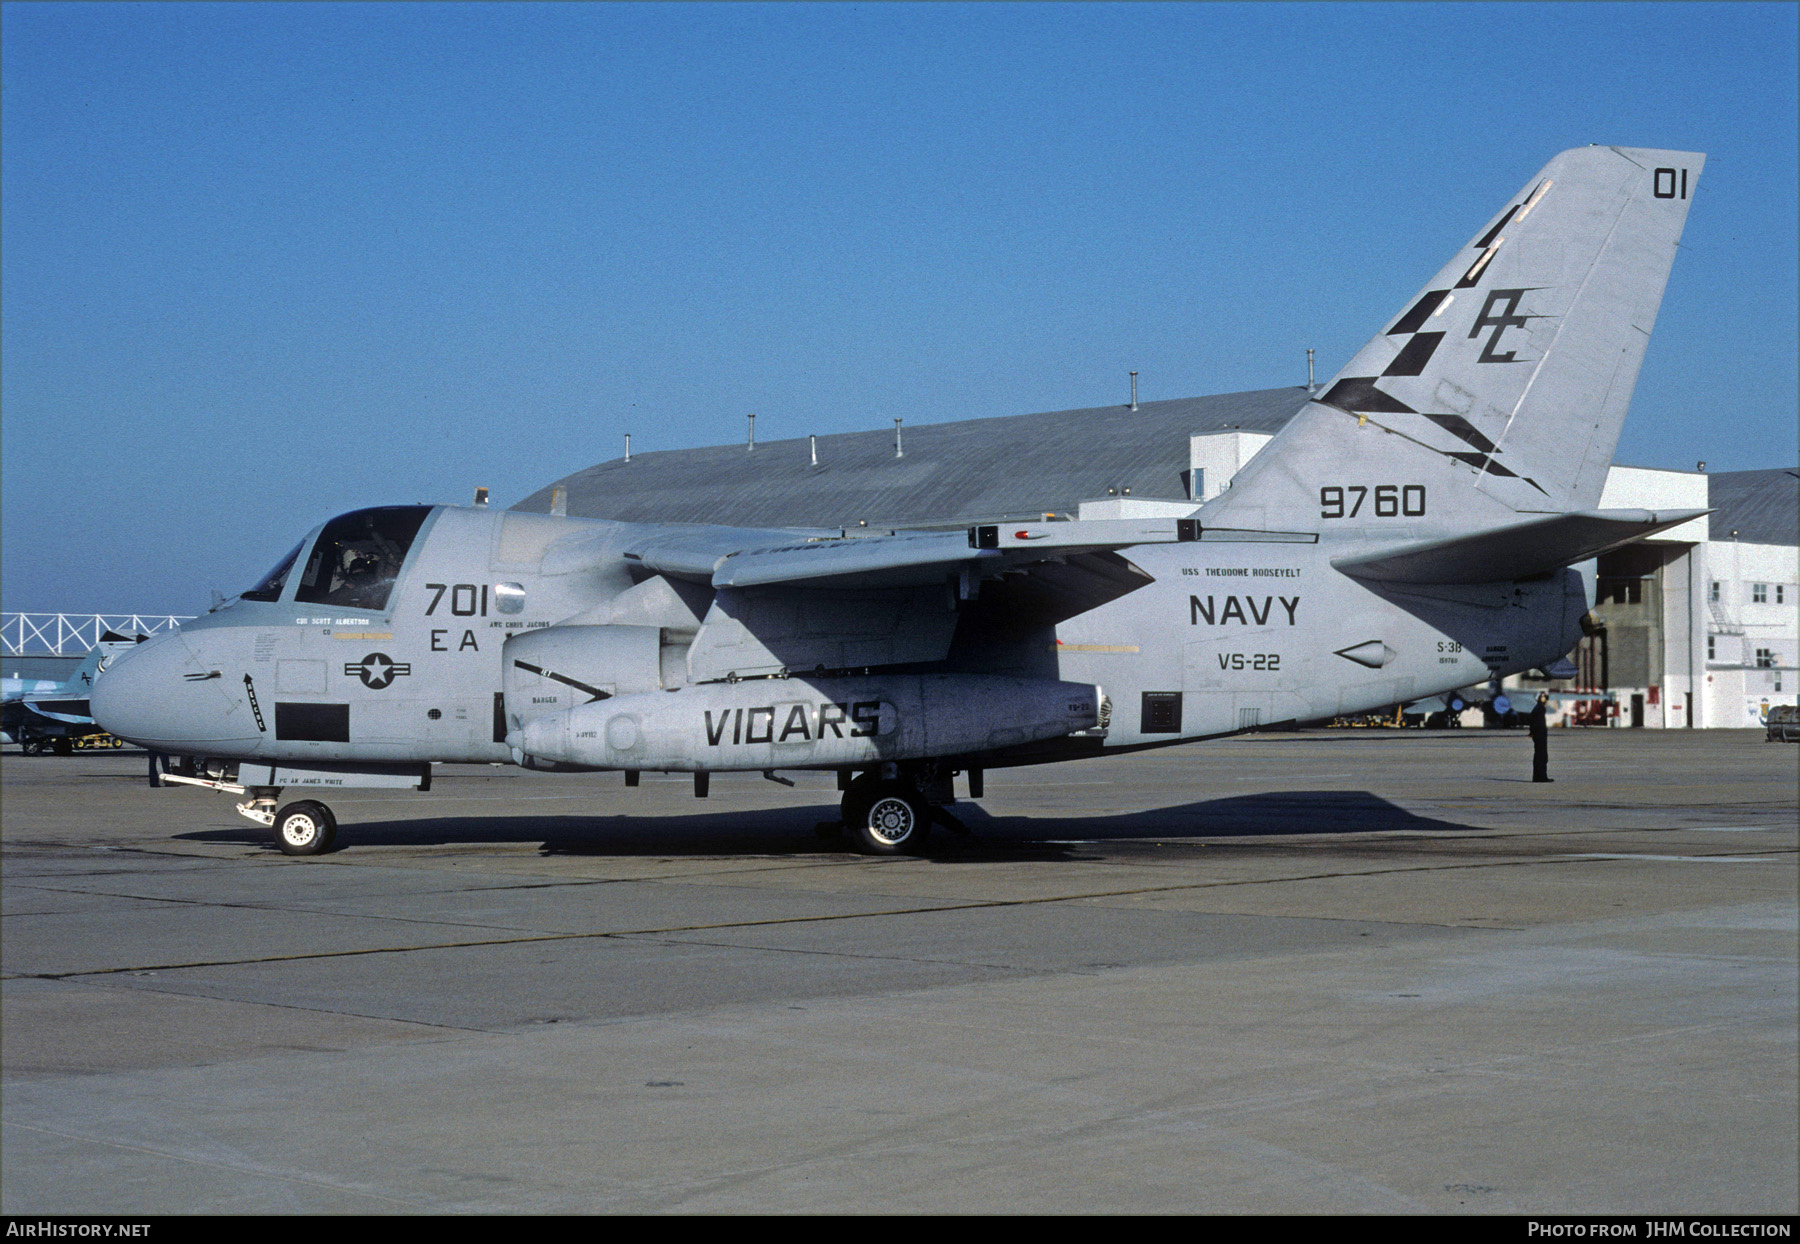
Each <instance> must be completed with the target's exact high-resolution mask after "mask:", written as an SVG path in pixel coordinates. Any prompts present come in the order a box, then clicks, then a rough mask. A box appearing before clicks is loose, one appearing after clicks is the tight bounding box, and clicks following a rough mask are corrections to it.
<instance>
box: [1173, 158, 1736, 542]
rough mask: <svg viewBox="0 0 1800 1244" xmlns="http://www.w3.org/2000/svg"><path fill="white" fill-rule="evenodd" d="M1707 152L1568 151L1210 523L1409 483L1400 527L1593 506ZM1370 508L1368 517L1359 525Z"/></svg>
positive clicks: (1281, 517)
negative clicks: (1414, 501) (1326, 496)
mask: <svg viewBox="0 0 1800 1244" xmlns="http://www.w3.org/2000/svg"><path fill="white" fill-rule="evenodd" d="M1704 163H1705V157H1704V156H1702V155H1698V154H1694V153H1691V152H1682V151H1648V150H1640V149H1636V148H1629V147H1578V148H1576V149H1574V150H1571V151H1565V152H1563V153H1562V154H1561V155H1559V156H1557V157H1556V158H1555V159H1553V160H1551V161H1550V163H1549V164H1547V165H1545V166H1544V168H1543V170H1542V171H1541V172H1540V173H1538V175H1537V176H1536V177H1534V178H1532V179H1531V180H1530V181H1529V182H1527V183H1526V184H1525V186H1524V187H1523V188H1522V189H1521V190H1520V191H1519V193H1518V194H1517V195H1515V196H1514V197H1513V198H1512V199H1511V200H1510V202H1509V203H1508V205H1507V206H1506V208H1504V209H1503V210H1502V211H1501V213H1500V214H1499V215H1498V216H1496V217H1495V218H1494V219H1493V220H1491V221H1490V222H1489V223H1488V225H1487V227H1486V228H1484V229H1483V230H1482V231H1481V232H1480V233H1478V234H1477V235H1476V236H1475V238H1474V239H1473V240H1472V241H1471V242H1470V243H1469V244H1468V246H1466V247H1465V248H1464V249H1463V250H1462V251H1461V252H1460V253H1458V254H1457V256H1456V257H1455V258H1454V259H1452V260H1451V261H1450V263H1449V264H1448V265H1446V266H1445V267H1444V269H1443V271H1441V272H1439V273H1438V275H1437V276H1436V277H1435V278H1434V279H1433V280H1432V281H1431V283H1430V284H1429V285H1427V286H1426V287H1425V288H1424V289H1423V290H1421V291H1420V292H1419V294H1418V295H1417V296H1416V297H1415V298H1414V299H1413V300H1412V301H1411V302H1410V303H1408V304H1407V306H1406V308H1405V309H1404V310H1403V311H1402V312H1401V313H1400V314H1399V315H1398V317H1397V318H1396V319H1395V320H1394V321H1393V322H1392V324H1391V326H1390V327H1389V328H1387V329H1386V331H1384V332H1382V333H1380V334H1379V335H1377V336H1376V337H1375V338H1374V340H1372V341H1370V342H1369V343H1368V344H1367V345H1366V346H1364V347H1363V348H1362V350H1361V351H1359V352H1358V353H1357V355H1356V357H1355V358H1354V359H1352V360H1351V361H1350V365H1349V366H1347V367H1346V368H1344V370H1343V371H1342V372H1340V373H1339V374H1338V375H1337V376H1336V377H1335V378H1334V379H1333V380H1332V382H1331V383H1330V384H1329V385H1327V386H1326V387H1325V388H1324V389H1323V390H1322V391H1321V392H1320V394H1319V395H1318V396H1317V397H1316V398H1315V399H1314V400H1313V401H1312V402H1310V403H1308V404H1307V406H1306V407H1305V408H1304V409H1303V410H1302V411H1301V412H1300V414H1299V415H1297V416H1295V418H1294V419H1293V420H1292V422H1290V423H1289V424H1288V426H1287V427H1285V428H1284V429H1282V431H1281V433H1280V434H1279V435H1278V436H1277V437H1276V438H1275V439H1274V441H1272V442H1271V443H1270V444H1269V445H1267V446H1266V447H1265V448H1264V449H1263V451H1262V452H1261V453H1259V454H1258V455H1257V456H1256V458H1255V459H1254V460H1252V462H1251V463H1250V464H1249V465H1248V466H1247V467H1246V468H1245V469H1244V471H1243V472H1242V473H1241V474H1240V475H1239V476H1238V478H1237V479H1236V480H1234V481H1233V483H1232V487H1231V489H1230V490H1229V491H1228V492H1226V493H1225V494H1224V495H1223V496H1221V497H1219V498H1218V499H1217V500H1216V501H1215V502H1213V503H1212V506H1213V507H1217V509H1216V510H1214V509H1212V507H1209V510H1208V512H1207V521H1208V522H1211V523H1214V524H1217V525H1220V526H1282V525H1288V524H1291V523H1292V522H1293V521H1294V520H1296V519H1297V518H1299V517H1300V516H1305V517H1306V518H1308V519H1316V518H1318V517H1319V516H1321V514H1322V513H1323V515H1324V516H1325V517H1333V515H1331V514H1330V513H1329V507H1330V506H1331V505H1333V504H1336V499H1337V498H1339V497H1342V496H1344V495H1345V494H1344V493H1343V492H1339V493H1334V494H1329V496H1330V498H1331V499H1330V500H1329V501H1327V502H1326V508H1324V509H1322V508H1321V501H1322V493H1321V490H1322V489H1327V488H1338V489H1348V490H1349V495H1351V496H1355V495H1356V490H1357V489H1359V488H1361V489H1363V490H1365V491H1373V489H1375V488H1377V487H1380V486H1382V485H1397V486H1400V487H1406V486H1409V485H1410V486H1413V487H1415V488H1417V489H1418V492H1417V493H1409V494H1407V495H1408V497H1409V498H1423V497H1426V496H1427V495H1429V497H1430V502H1431V503H1430V505H1429V508H1428V509H1427V506H1426V503H1425V502H1424V501H1422V500H1420V501H1418V502H1417V512H1414V507H1413V505H1412V504H1410V503H1409V505H1408V507H1407V508H1408V513H1407V515H1406V517H1407V518H1408V519H1409V520H1410V525H1411V526H1413V527H1415V528H1420V529H1424V530H1434V529H1445V530H1451V529H1454V530H1467V529H1469V528H1471V527H1473V526H1486V525H1491V524H1493V523H1498V522H1504V521H1507V520H1508V519H1510V518H1512V517H1514V516H1516V515H1517V514H1518V513H1521V512H1543V511H1566V510H1579V509H1590V508H1592V507H1593V506H1595V505H1597V504H1598V502H1599V498H1600V489H1601V486H1602V485H1603V484H1604V483H1605V481H1606V472H1607V469H1608V468H1609V467H1610V466H1611V464H1612V455H1613V450H1614V448H1615V447H1616V446H1617V444H1618V439H1619V429H1620V427H1621V426H1622V424H1623V422H1624V418H1625V408H1626V405H1627V404H1628V403H1629V402H1630V400H1631V391H1632V388H1633V386H1634V385H1635V384H1636V382H1637V373H1638V367H1639V366H1640V364H1641V363H1642V362H1643V358H1644V347H1645V344H1646V343H1647V342H1648V341H1649V337H1650V330H1651V328H1652V327H1653V326H1654V325H1655V323H1656V312H1657V308H1658V306H1659V305H1660V304H1661V302H1662V295H1663V286H1664V285H1665V284H1666V283H1667V281H1668V277H1669V268H1670V266H1671V264H1672V263H1673V262H1674V258H1675V246H1676V242H1677V240H1678V239H1679V238H1680V236H1681V230H1682V226H1683V224H1684V223H1685V222H1686V220H1687V210H1688V204H1689V203H1690V202H1691V201H1692V196H1693V193H1694V189H1695V186H1696V184H1697V183H1698V180H1699V176H1700V169H1701V166H1702V165H1703V164H1704ZM1370 516H1373V515H1372V510H1371V514H1370V515H1365V516H1364V517H1370Z"/></svg>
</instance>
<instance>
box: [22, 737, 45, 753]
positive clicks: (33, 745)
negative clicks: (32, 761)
mask: <svg viewBox="0 0 1800 1244" xmlns="http://www.w3.org/2000/svg"><path fill="white" fill-rule="evenodd" d="M19 748H20V750H21V751H23V752H24V753H25V754H26V755H27V756H35V755H37V754H38V753H39V752H41V751H43V750H44V745H43V744H42V743H40V742H38V741H37V740H36V739H26V740H25V741H24V742H23V743H21V744H19Z"/></svg>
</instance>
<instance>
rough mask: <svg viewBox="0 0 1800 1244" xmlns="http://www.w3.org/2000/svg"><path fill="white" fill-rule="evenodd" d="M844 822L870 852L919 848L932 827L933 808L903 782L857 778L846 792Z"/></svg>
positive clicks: (906, 850)
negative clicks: (868, 780) (867, 780)
mask: <svg viewBox="0 0 1800 1244" xmlns="http://www.w3.org/2000/svg"><path fill="white" fill-rule="evenodd" d="M844 825H845V827H846V828H847V829H849V831H850V832H851V833H852V834H854V835H855V836H856V841H857V844H858V845H859V846H861V847H862V849H863V850H864V851H867V852H868V853H869V854H871V855H899V854H901V853H902V852H911V851H917V850H918V849H919V847H920V845H921V844H922V843H923V842H924V841H925V835H926V834H927V833H929V832H930V830H931V809H930V808H929V807H928V806H927V805H926V803H925V801H924V800H923V799H922V798H920V797H919V793H918V792H917V791H915V790H913V789H912V787H910V786H907V785H905V784H903V783H900V782H885V781H875V782H867V783H865V782H864V780H862V779H858V780H857V781H855V782H852V783H851V784H850V789H849V790H848V791H847V792H846V793H845V795H844Z"/></svg>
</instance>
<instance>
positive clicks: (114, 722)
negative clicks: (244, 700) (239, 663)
mask: <svg viewBox="0 0 1800 1244" xmlns="http://www.w3.org/2000/svg"><path fill="white" fill-rule="evenodd" d="M203 655H204V646H202V647H201V651H200V652H199V653H197V652H196V651H195V646H194V645H191V644H190V643H189V642H188V641H187V639H186V638H185V637H184V636H182V635H179V634H175V635H167V636H159V637H157V638H155V639H152V640H149V641H148V642H146V643H142V644H139V645H138V646H137V647H136V648H133V649H132V650H130V651H129V652H125V653H122V654H121V655H120V656H119V657H118V659H117V660H115V661H114V662H113V663H112V664H111V665H110V666H108V667H107V670H106V672H105V673H104V674H102V675H101V676H100V678H98V679H97V680H95V683H94V691H93V695H92V697H91V698H90V700H89V704H90V707H91V710H92V712H93V715H94V721H95V722H96V724H98V725H99V726H100V728H101V729H103V730H105V731H107V732H108V733H110V734H115V735H117V736H118V737H120V738H122V739H125V740H127V741H129V742H132V743H138V744H141V745H142V746H145V747H149V748H152V749H154V750H157V751H183V750H185V749H189V748H194V747H196V746H202V745H213V746H217V745H220V744H227V743H228V744H231V745H232V747H233V748H234V749H235V750H240V751H241V750H243V749H244V747H245V746H246V745H249V746H251V747H254V746H255V745H256V743H257V740H258V736H259V734H260V733H261V732H260V731H258V729H257V728H256V725H255V724H254V722H253V720H252V719H251V714H250V713H248V712H245V711H243V709H242V707H241V706H240V705H238V704H237V703H236V699H237V698H241V688H239V689H238V690H239V695H238V696H237V697H235V698H234V696H233V694H232V688H230V687H229V686H228V684H227V682H226V679H227V678H228V676H229V671H227V670H225V669H223V668H221V667H220V666H219V665H218V664H217V663H209V662H208V661H206V660H204V659H203Z"/></svg>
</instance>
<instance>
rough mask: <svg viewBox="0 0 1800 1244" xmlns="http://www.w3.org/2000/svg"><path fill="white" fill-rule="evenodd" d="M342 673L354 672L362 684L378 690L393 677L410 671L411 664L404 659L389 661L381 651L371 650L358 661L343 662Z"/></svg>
mask: <svg viewBox="0 0 1800 1244" xmlns="http://www.w3.org/2000/svg"><path fill="white" fill-rule="evenodd" d="M344 673H345V674H347V675H349V674H354V675H355V676H356V677H358V678H360V679H362V685H363V686H365V687H367V688H369V689H370V690H371V691H379V690H381V689H382V688H383V687H385V686H387V685H388V684H390V683H392V682H393V681H394V679H396V678H398V677H401V676H402V675H406V674H410V673H412V665H411V663H409V662H406V661H390V660H388V659H387V657H386V655H384V654H383V653H379V652H371V653H370V654H369V655H368V656H366V657H364V658H363V659H362V660H360V661H347V662H345V663H344Z"/></svg>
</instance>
